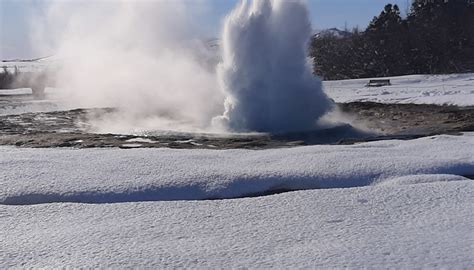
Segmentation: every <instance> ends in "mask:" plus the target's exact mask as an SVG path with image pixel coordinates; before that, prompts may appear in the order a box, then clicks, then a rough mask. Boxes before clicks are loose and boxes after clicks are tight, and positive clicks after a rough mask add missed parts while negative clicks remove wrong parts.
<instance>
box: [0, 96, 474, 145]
mask: <svg viewBox="0 0 474 270" xmlns="http://www.w3.org/2000/svg"><path fill="white" fill-rule="evenodd" d="M2 98H3V100H2V101H5V100H8V97H7V98H5V97H0V99H2ZM337 107H338V108H339V110H340V111H341V112H342V113H344V114H346V115H347V116H348V117H351V119H352V121H353V122H354V123H357V124H359V125H360V126H362V127H365V128H366V129H370V130H372V131H362V130H357V129H353V128H350V127H349V126H347V125H342V126H341V125H339V126H335V127H327V128H324V129H323V130H315V131H307V132H298V133H287V134H279V135H268V134H248V135H239V134H226V135H223V134H220V135H219V134H205V133H202V134H196V133H184V132H180V133H178V132H170V131H147V132H143V133H146V134H133V135H131V134H126V135H124V134H99V133H95V132H93V130H91V129H92V128H91V127H90V125H88V119H89V118H91V117H95V116H99V115H100V116H106V115H107V114H109V113H113V112H114V111H115V110H114V109H74V110H68V111H54V112H35V113H24V114H16V115H1V116H0V145H15V146H21V147H76V148H90V147H120V148H142V147H143V148H153V147H167V148H178V149H234V148H245V149H268V148H275V147H291V146H298V145H300V146H301V145H312V144H351V143H360V142H366V141H376V140H387V139H414V138H419V137H423V136H430V135H437V134H459V133H460V132H467V131H474V106H469V107H457V106H440V105H424V104H418V105H415V104H382V103H373V102H351V103H342V104H338V105H337Z"/></svg>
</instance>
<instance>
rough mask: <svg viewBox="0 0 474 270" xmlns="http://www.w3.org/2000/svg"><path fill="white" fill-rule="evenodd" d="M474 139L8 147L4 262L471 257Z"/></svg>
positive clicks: (190, 263)
mask: <svg viewBox="0 0 474 270" xmlns="http://www.w3.org/2000/svg"><path fill="white" fill-rule="evenodd" d="M473 145H474V134H472V133H467V134H464V135H463V136H448V135H443V136H436V137H429V138H422V139H418V140H412V141H382V142H371V143H363V144H359V145H353V146H311V147H298V148H289V149H274V150H261V151H251V150H225V151H216V150H171V149H132V150H121V149H90V150H73V149H20V148H13V147H1V148H0V152H1V153H2V154H1V155H0V181H1V183H0V186H1V187H2V189H1V193H0V201H1V203H2V204H0V227H1V228H2V230H3V232H4V233H3V239H2V245H1V246H0V268H8V267H22V268H30V267H33V268H41V267H51V268H56V267H63V266H69V267H100V268H108V267H111V268H117V267H119V268H125V267H133V268H140V267H145V268H177V267H187V268H208V267H210V268H224V267H232V268H257V269H260V268H268V267H279V268H345V267H349V268H373V269H375V268H413V267H415V268H426V267H428V268H453V269H463V268H469V267H470V266H471V265H472V264H473V263H474V255H473V254H474V253H473V245H474V234H473V230H474V225H473V224H474V223H473V221H474V218H473V217H474V215H473V211H472V209H473V206H474V201H473V198H474V196H473V195H474V182H473V181H472V180H470V179H468V178H466V177H471V176H472V175H474V152H473V150H472V149H473V148H472V146H473ZM281 189H302V191H297V192H289V193H284V194H279V195H272V196H266V197H258V198H240V199H232V200H212V201H202V200H201V201H194V200H189V199H205V198H232V197H239V196H245V195H252V194H256V193H262V192H265V191H268V190H281ZM163 200H189V201H163ZM144 201H150V202H144ZM51 202H57V203H51ZM67 202H81V203H76V204H71V203H67ZM84 202H88V203H95V204H87V203H85V204H84ZM119 202H120V203H119ZM36 203H43V204H36ZM12 204H13V205H12ZM15 204H16V205H15ZM20 204H23V205H20Z"/></svg>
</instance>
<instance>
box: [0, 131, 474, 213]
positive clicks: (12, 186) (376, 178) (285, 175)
mask: <svg viewBox="0 0 474 270" xmlns="http://www.w3.org/2000/svg"><path fill="white" fill-rule="evenodd" d="M473 145H474V133H467V134H465V135H464V136H448V135H440V136H435V137H427V138H421V139H417V140H411V141H379V142H371V143H364V144H358V145H341V146H334V145H318V146H309V147H296V148H286V149H270V150H264V151H253V150H222V151H216V150H176V149H131V150H128V151H124V150H122V149H84V150H73V149H22V148H13V147H2V148H0V149H1V152H2V155H1V156H0V186H2V190H0V203H3V204H33V203H49V202H89V203H112V202H130V201H150V200H152V201H160V200H199V199H216V198H219V199H221V198H236V197H242V196H246V195H252V194H261V193H268V192H271V191H275V190H298V189H318V188H349V187H360V186H367V185H380V184H382V183H383V184H387V183H398V182H402V183H405V182H410V181H412V180H413V179H414V178H413V177H414V176H417V177H418V178H416V179H414V180H413V181H415V182H419V181H422V182H425V181H428V182H429V181H432V179H434V180H435V181H439V180H445V179H451V178H452V177H451V176H449V177H447V176H446V175H457V177H456V179H457V180H459V179H463V178H462V177H459V176H463V175H464V176H469V175H474V155H473V154H474V150H473V148H472V147H471V146H473ZM440 174H443V175H444V176H443V177H441V178H440V177H439V175H440ZM420 175H423V177H421V178H420V177H419V176H420ZM433 177H434V178H433ZM400 178H403V179H401V180H400Z"/></svg>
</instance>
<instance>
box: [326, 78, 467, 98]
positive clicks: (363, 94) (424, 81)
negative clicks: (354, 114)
mask: <svg viewBox="0 0 474 270" xmlns="http://www.w3.org/2000/svg"><path fill="white" fill-rule="evenodd" d="M371 79H382V78H367V79H355V80H341V81H326V82H324V83H323V85H324V89H325V92H326V94H328V95H329V96H330V97H331V98H332V99H334V100H335V101H336V102H341V103H347V102H354V101H360V102H367V101H370V102H379V103H404V104H407V103H414V104H437V105H457V106H474V73H466V74H449V75H408V76H399V77H387V78H385V79H390V81H391V84H392V85H391V86H384V87H365V85H366V84H367V83H368V82H369V80H371Z"/></svg>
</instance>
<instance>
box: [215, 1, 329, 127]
mask: <svg viewBox="0 0 474 270" xmlns="http://www.w3.org/2000/svg"><path fill="white" fill-rule="evenodd" d="M311 32H312V30H311V23H310V20H309V16H308V11H307V8H306V6H305V4H304V3H303V2H301V1H284V0H253V1H245V0H244V1H242V2H241V3H240V4H239V5H238V6H237V7H236V8H235V9H234V11H233V12H232V13H231V14H230V15H229V16H228V17H227V18H226V21H225V24H224V29H223V36H222V43H223V62H222V63H221V64H220V65H219V67H218V77H219V82H220V84H221V88H222V89H223V91H224V93H225V94H226V96H227V98H226V101H225V113H224V115H223V116H222V117H219V118H217V119H215V120H216V121H220V122H222V124H223V125H224V126H226V127H227V128H229V129H231V130H233V131H259V132H277V133H278V132H288V131H303V130H310V129H314V128H315V127H316V121H317V119H318V118H319V117H321V116H322V115H323V114H325V113H326V112H327V111H328V110H329V109H330V107H331V102H330V100H329V99H328V98H327V96H326V95H325V94H324V92H323V91H322V87H321V81H320V80H319V79H318V78H317V77H315V76H314V75H313V74H312V67H311V63H310V60H308V58H307V56H308V54H307V48H308V42H309V39H310V36H311Z"/></svg>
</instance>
